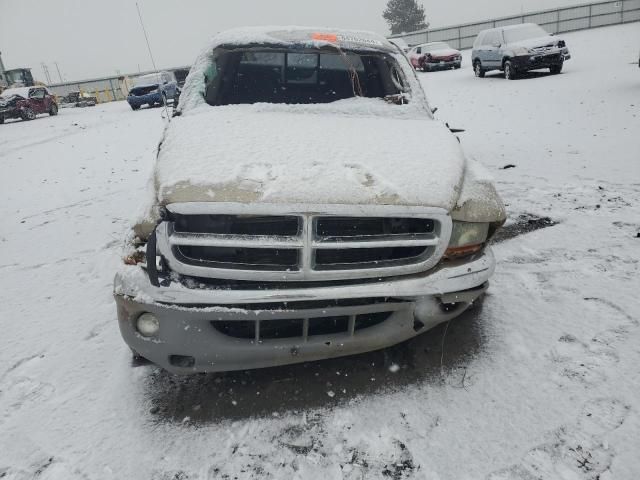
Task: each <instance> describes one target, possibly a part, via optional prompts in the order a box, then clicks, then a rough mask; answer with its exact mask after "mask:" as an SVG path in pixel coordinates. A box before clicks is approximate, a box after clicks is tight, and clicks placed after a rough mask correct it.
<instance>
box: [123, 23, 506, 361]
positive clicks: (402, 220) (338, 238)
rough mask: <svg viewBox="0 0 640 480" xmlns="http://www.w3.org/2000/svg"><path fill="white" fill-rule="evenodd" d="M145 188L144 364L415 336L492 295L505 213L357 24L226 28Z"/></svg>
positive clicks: (382, 43)
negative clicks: (495, 244) (491, 243)
mask: <svg viewBox="0 0 640 480" xmlns="http://www.w3.org/2000/svg"><path fill="white" fill-rule="evenodd" d="M425 143H427V144H428V145H429V148H428V149H425V148H424V145H425ZM150 183H151V184H152V185H151V193H150V201H149V205H148V206H147V208H146V211H145V213H144V215H143V216H142V217H141V218H140V219H139V221H138V223H137V224H136V225H135V226H134V228H133V229H132V233H131V237H130V239H129V241H128V247H127V248H128V251H127V252H126V254H125V261H124V265H123V266H122V268H121V270H120V271H119V272H118V273H117V275H116V278H115V286H114V288H115V291H114V293H115V299H116V302H117V309H118V320H119V325H120V330H121V333H122V336H123V337H124V340H125V341H126V342H127V344H128V345H129V346H130V347H131V349H132V350H133V351H134V354H136V355H139V356H141V357H144V358H146V359H148V360H150V361H152V362H154V363H156V364H158V365H160V366H162V367H164V368H166V369H167V370H169V371H171V372H176V373H192V372H204V371H228V370H239V369H251V368H261V367H268V366H276V365H284V364H289V363H296V362H304V361H309V360H319V359H325V358H330V357H338V356H343V355H350V354H356V353H360V352H366V351H370V350H374V349H380V348H384V347H387V346H390V345H393V344H396V343H399V342H402V341H404V340H407V339H410V338H412V337H414V336H416V335H418V334H420V333H422V332H425V331H426V330H428V329H430V328H432V327H434V326H435V325H438V324H440V323H442V322H445V321H448V320H450V319H452V318H454V317H456V316H457V315H459V314H460V313H461V312H463V311H464V310H465V309H466V308H468V307H469V306H470V305H471V304H472V303H473V302H474V300H476V299H477V298H478V297H479V296H480V295H482V294H483V293H484V292H485V290H486V289H487V286H488V283H487V282H488V279H489V277H490V276H491V274H492V273H493V270H494V263H495V261H494V257H493V255H492V253H491V250H490V248H489V247H488V246H487V242H488V240H489V239H490V237H491V235H492V234H493V233H494V232H495V231H496V229H497V228H499V227H500V225H502V223H503V222H504V220H505V210H504V206H503V204H502V201H501V200H500V198H499V196H498V195H497V193H496V191H495V189H494V186H493V184H492V183H491V181H490V180H489V179H488V178H487V176H486V175H485V174H484V173H483V170H482V168H481V167H480V166H479V165H477V164H476V163H475V162H473V161H470V160H468V159H466V158H465V155H464V154H463V151H462V149H461V146H460V144H459V142H458V140H457V139H456V137H455V136H454V135H453V134H452V133H451V132H450V131H449V129H448V128H447V127H446V126H445V125H443V124H442V123H441V122H439V121H436V120H434V118H433V116H432V113H431V109H430V107H429V104H428V102H427V99H426V97H425V94H424V92H423V90H422V88H421V85H420V83H419V81H418V79H417V77H416V74H415V72H414V70H413V68H412V67H411V64H410V63H409V61H408V60H407V58H406V57H405V56H404V55H403V53H402V52H401V51H400V50H399V49H398V48H397V47H396V46H394V45H392V44H391V43H389V42H388V41H387V40H386V39H384V38H382V37H379V36H377V35H374V34H371V33H362V32H346V31H327V30H314V29H305V28H300V27H282V28H270V29H260V28H252V29H242V30H234V31H229V32H226V33H222V34H219V35H218V36H216V37H215V38H214V39H213V42H212V43H211V44H210V45H208V46H207V48H206V50H205V51H204V52H203V53H202V54H201V56H200V57H199V58H198V59H197V61H196V63H195V64H194V66H193V67H192V69H191V72H190V73H189V76H188V77H187V80H186V83H185V86H184V90H183V93H182V96H181V99H180V103H179V105H178V107H177V110H176V116H175V117H174V119H173V120H172V122H171V123H170V124H169V125H168V127H167V128H166V130H165V132H164V136H163V138H162V141H161V142H160V145H159V148H158V155H157V162H156V165H155V169H154V173H153V181H152V182H150Z"/></svg>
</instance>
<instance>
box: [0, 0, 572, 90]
mask: <svg viewBox="0 0 640 480" xmlns="http://www.w3.org/2000/svg"><path fill="white" fill-rule="evenodd" d="M418 1H420V0H418ZM581 1H582V0H447V1H443V0H423V1H422V3H423V4H424V6H425V8H426V13H427V20H428V21H429V22H430V23H431V26H432V27H439V26H446V25H455V24H458V23H463V22H470V21H475V20H483V19H488V18H494V17H498V16H504V15H510V14H514V13H520V12H521V11H525V12H527V11H535V10H540V9H544V8H553V7H556V6H565V5H573V4H577V3H581ZM138 3H139V5H140V9H141V10H142V14H143V17H144V21H145V24H146V27H147V31H148V34H149V37H150V40H151V46H152V48H153V53H154V56H155V59H156V63H157V65H158V67H160V68H162V67H172V66H179V65H188V64H189V63H191V61H193V59H194V58H195V56H196V55H197V53H198V52H199V51H200V50H201V48H202V47H203V45H204V44H205V42H206V40H207V39H208V38H209V37H210V36H211V35H213V34H215V33H216V32H218V31H221V30H224V29H227V28H231V27H238V26H243V25H290V24H296V25H312V26H335V27H343V28H355V29H364V30H373V31H376V32H378V33H381V34H388V29H387V25H386V24H385V22H384V20H383V19H382V11H383V10H384V8H385V5H386V3H387V0H322V1H309V0H226V1H225V0H138ZM0 52H2V58H3V60H4V64H5V67H6V68H16V67H31V68H32V69H33V73H34V75H35V76H36V77H37V78H38V79H41V80H44V75H43V71H42V68H41V66H40V65H41V64H42V63H43V62H44V63H45V64H46V65H47V66H48V67H49V73H50V75H51V79H52V81H53V82H57V81H58V80H59V78H58V72H57V70H56V66H55V63H56V62H57V64H58V66H59V67H60V71H61V72H62V76H63V78H64V80H79V79H85V78H90V77H96V76H103V75H114V74H116V73H117V72H122V73H132V72H137V71H138V69H139V68H140V69H141V70H148V69H150V68H151V62H150V60H149V54H148V53H147V49H146V45H145V43H144V37H143V35H142V31H141V29H140V24H139V20H138V14H137V12H136V1H135V0H45V1H43V0H0Z"/></svg>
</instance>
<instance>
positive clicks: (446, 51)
mask: <svg viewBox="0 0 640 480" xmlns="http://www.w3.org/2000/svg"><path fill="white" fill-rule="evenodd" d="M428 53H429V54H431V56H432V57H433V58H439V57H451V56H452V55H459V54H460V52H459V51H458V50H454V49H453V48H443V49H440V50H433V51H431V52H428Z"/></svg>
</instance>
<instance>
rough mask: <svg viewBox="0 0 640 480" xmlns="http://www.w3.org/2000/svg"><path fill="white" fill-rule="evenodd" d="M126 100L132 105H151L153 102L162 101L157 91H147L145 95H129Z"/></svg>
mask: <svg viewBox="0 0 640 480" xmlns="http://www.w3.org/2000/svg"><path fill="white" fill-rule="evenodd" d="M127 102H129V105H132V106H134V107H141V106H142V105H153V104H155V103H162V96H161V95H160V93H159V92H153V93H147V94H146V95H129V96H128V97H127Z"/></svg>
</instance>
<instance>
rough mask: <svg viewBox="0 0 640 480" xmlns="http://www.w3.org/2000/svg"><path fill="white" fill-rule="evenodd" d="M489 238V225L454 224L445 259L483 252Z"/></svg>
mask: <svg viewBox="0 0 640 480" xmlns="http://www.w3.org/2000/svg"><path fill="white" fill-rule="evenodd" d="M488 236H489V224H488V223H474V222H456V221H454V222H453V229H452V231H451V239H450V240H449V248H448V249H447V251H446V252H445V254H444V257H445V258H449V259H451V258H461V257H466V256H468V255H473V254H474V253H477V252H479V251H481V250H482V248H483V247H484V244H485V242H486V241H487V238H488Z"/></svg>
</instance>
